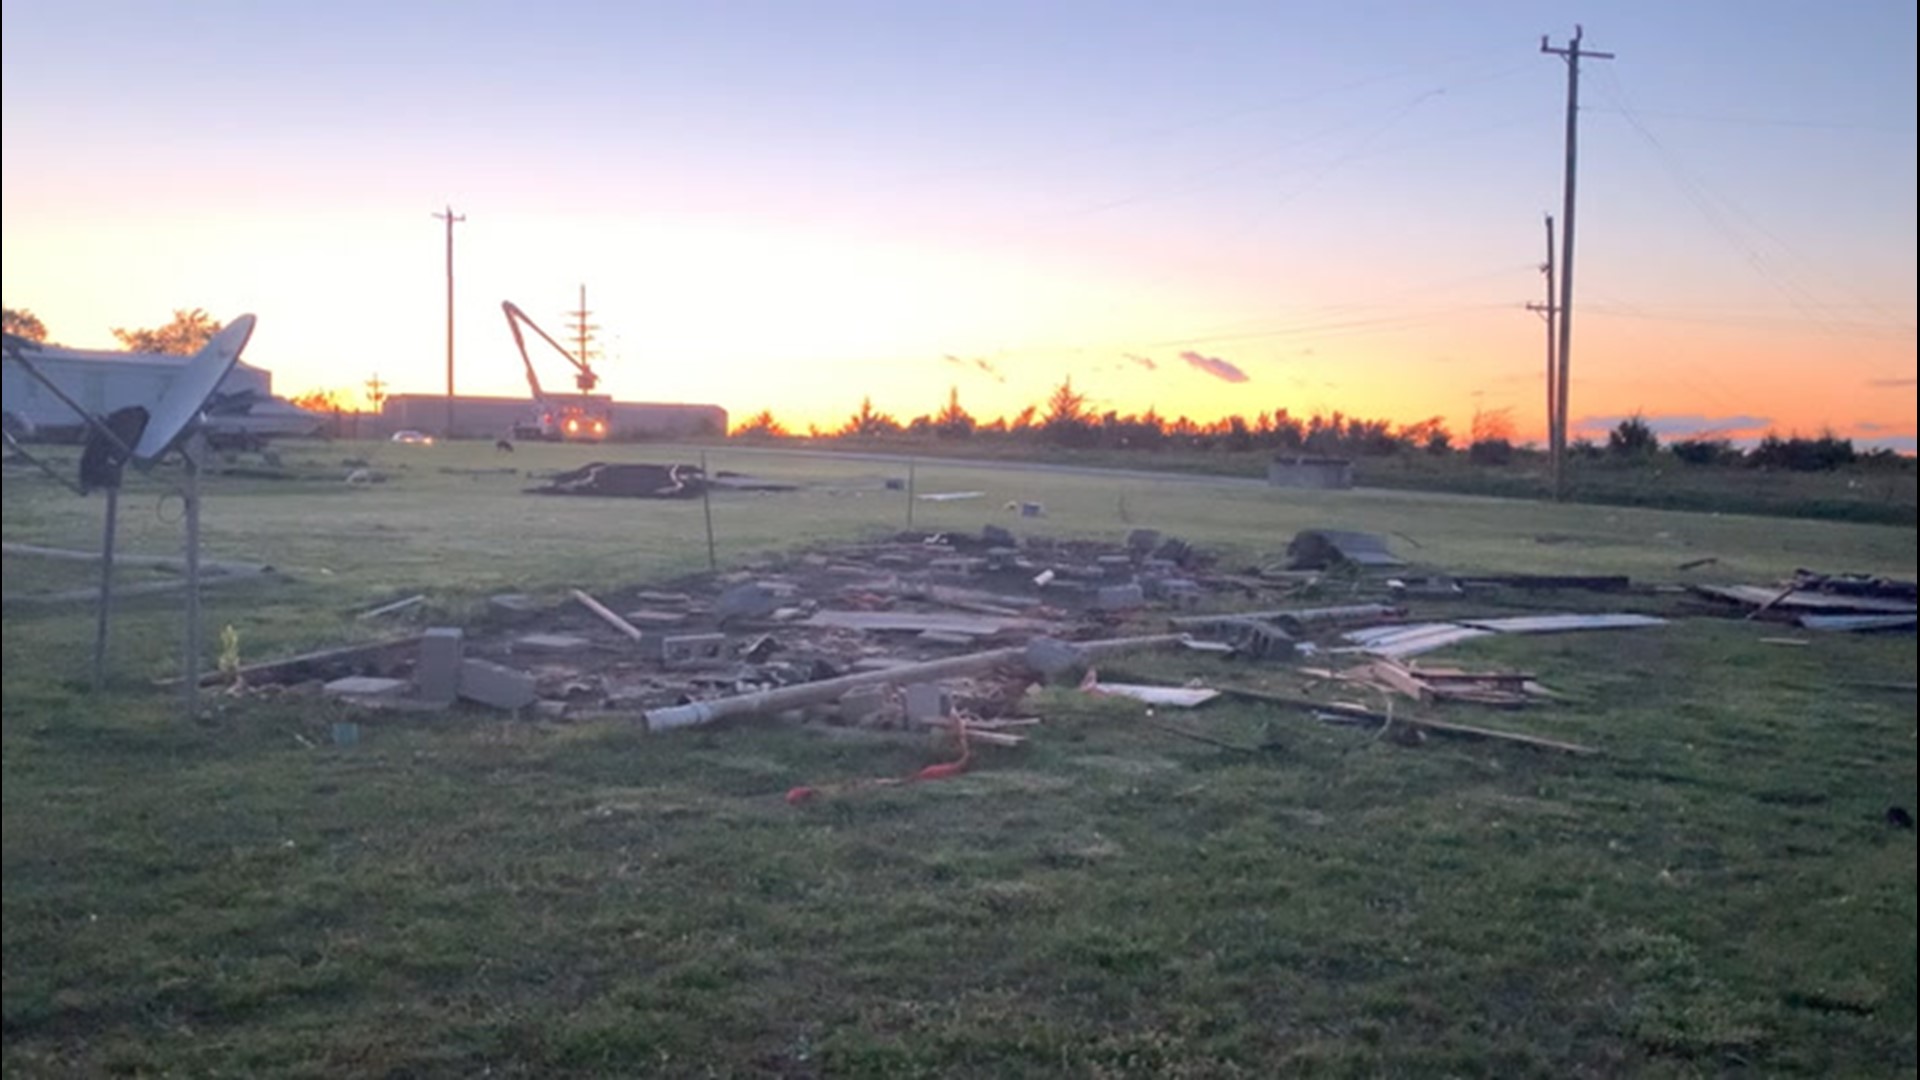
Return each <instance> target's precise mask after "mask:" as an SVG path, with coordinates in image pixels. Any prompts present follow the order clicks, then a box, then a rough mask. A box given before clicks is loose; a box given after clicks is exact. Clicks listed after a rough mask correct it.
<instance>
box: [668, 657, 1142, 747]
mask: <svg viewBox="0 0 1920 1080" xmlns="http://www.w3.org/2000/svg"><path fill="white" fill-rule="evenodd" d="M1179 640H1180V635H1179V634H1152V635H1149V636H1146V637H1132V638H1109V639H1106V640H1102V641H1079V642H1075V643H1074V645H1075V647H1077V648H1079V649H1081V650H1083V651H1084V652H1085V653H1086V654H1087V655H1090V656H1091V655H1099V654H1107V653H1116V652H1126V651H1128V650H1132V649H1145V648H1152V647H1154V646H1158V645H1171V644H1174V643H1176V642H1178V641H1179ZM1025 655H1026V648H1025V647H1024V646H1018V645H1010V646H1008V647H1006V648H1003V649H990V650H988V651H986V652H978V653H969V654H967V655H965V656H950V657H946V658H944V659H940V660H929V661H926V662H925V663H920V664H907V665H903V666H901V667H893V668H886V669H883V670H880V671H862V672H859V673H857V674H853V675H842V676H840V677H839V678H836V679H822V680H820V681H818V682H810V683H801V684H799V685H797V686H783V687H778V688H776V689H772V690H760V691H755V692H754V693H750V694H741V695H738V696H735V697H729V698H716V699H714V700H711V701H694V702H689V703H687V704H685V705H670V706H668V707H666V708H661V709H649V710H647V711H646V713H645V714H643V717H642V718H643V719H644V720H645V722H646V725H647V730H648V731H670V730H672V729H674V728H681V727H693V726H696V725H699V724H710V723H713V722H715V721H717V720H729V719H734V718H738V717H749V716H770V715H772V714H774V713H780V712H785V711H787V710H788V709H798V708H801V707H803V706H806V705H820V704H825V703H826V702H829V701H836V700H838V699H839V698H840V696H841V695H843V694H845V693H846V692H847V691H849V690H853V689H857V688H859V687H862V686H898V685H902V684H905V683H918V682H932V681H934V680H937V679H947V678H954V677H956V676H961V675H976V674H979V673H981V672H985V671H990V670H992V669H993V668H995V667H998V666H1000V665H1001V664H1008V663H1016V662H1020V661H1021V660H1022V659H1023V658H1024V657H1025Z"/></svg>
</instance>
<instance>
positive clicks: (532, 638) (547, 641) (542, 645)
mask: <svg viewBox="0 0 1920 1080" xmlns="http://www.w3.org/2000/svg"><path fill="white" fill-rule="evenodd" d="M513 647H514V648H515V649H526V650H528V651H530V652H579V651H580V650H582V649H588V648H592V647H593V642H591V641H589V640H587V639H586V638H583V637H577V636H575V635H573V634H522V635H520V636H519V637H517V638H514V639H513Z"/></svg>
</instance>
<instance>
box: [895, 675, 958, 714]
mask: <svg viewBox="0 0 1920 1080" xmlns="http://www.w3.org/2000/svg"><path fill="white" fill-rule="evenodd" d="M901 693H902V696H903V697H904V698H905V699H906V704H907V719H908V720H909V721H921V720H944V719H946V718H947V717H949V716H952V715H953V695H952V694H950V693H948V692H947V689H946V687H943V686H941V685H939V684H938V683H914V684H912V685H910V686H906V687H903V688H902V690H901Z"/></svg>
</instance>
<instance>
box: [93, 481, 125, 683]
mask: <svg viewBox="0 0 1920 1080" xmlns="http://www.w3.org/2000/svg"><path fill="white" fill-rule="evenodd" d="M119 513H120V485H118V484H115V485H112V486H111V487H109V488H107V522H106V525H105V526H104V527H102V529H101V539H100V611H99V614H98V617H97V619H96V621H95V623H94V627H93V689H94V692H96V693H98V692H99V691H101V690H104V689H105V688H106V685H107V623H108V621H109V619H110V618H111V617H112V614H113V538H114V529H115V527H116V526H117V524H118V518H119Z"/></svg>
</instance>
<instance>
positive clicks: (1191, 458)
mask: <svg viewBox="0 0 1920 1080" xmlns="http://www.w3.org/2000/svg"><path fill="white" fill-rule="evenodd" d="M773 445H794V446H802V445H811V446H815V447H817V448H819V449H822V450H828V451H838V452H853V451H858V450H862V449H871V450H876V451H881V452H886V453H893V454H900V455H908V454H935V455H941V456H946V457H958V458H969V459H976V460H995V459H1008V458H1011V459H1024V458H1027V457H1029V456H1034V455H1043V456H1045V457H1046V458H1047V460H1050V461H1058V462H1065V463H1072V464H1078V465H1087V466H1094V467H1103V468H1112V469H1153V470H1160V471H1166V472H1180V473H1198V474H1214V475H1223V476H1239V477H1264V476H1266V474H1267V463H1268V462H1269V461H1271V460H1272V458H1273V456H1274V455H1273V451H1270V450H1244V451H1231V450H1222V449H1210V450H1196V449H1190V448H1186V447H1180V446H1168V447H1162V448H1160V449H1156V450H1150V451H1137V450H1136V451H1129V450H1112V449H1063V448H1058V447H1045V448H1041V447H1035V446H1032V445H1023V444H1020V443H1015V442H1010V441H1007V440H995V439H977V440H952V439H947V440H942V439H933V440H928V439H924V438H912V437H906V436H900V437H893V438H886V437H880V438H875V439H871V440H821V441H818V442H813V441H812V440H799V439H795V440H783V441H777V442H775V443H774V444H773ZM1354 483H1355V484H1357V485H1359V486H1361V487H1364V488H1384V489H1389V490H1394V491H1412V492H1426V493H1435V492H1448V493H1452V494H1456V495H1487V496H1494V497H1497V498H1503V499H1546V498H1549V497H1550V496H1551V493H1552V490H1553V477H1552V472H1551V470H1550V468H1549V466H1548V460H1547V456H1546V455H1545V454H1544V453H1540V452H1537V451H1533V450H1520V451H1516V453H1515V454H1514V457H1513V460H1512V461H1511V462H1509V463H1508V464H1506V465H1498V466H1494V465H1476V464H1473V463H1471V462H1469V461H1468V460H1467V457H1466V455H1465V454H1463V453H1452V454H1446V455H1440V456H1435V455H1431V454H1425V453H1412V452H1406V453H1398V454H1390V455H1383V456H1377V457H1360V458H1358V459H1356V460H1355V461H1354ZM1565 483H1566V499H1567V501H1568V502H1575V503H1588V504H1592V505H1596V506H1635V507H1653V508H1659V509H1665V510H1686V511H1694V512H1700V513H1725V514H1761V515H1767V516H1776V517H1797V518H1811V519H1815V520H1822V521H1857V522H1865V523H1873V524H1882V525H1909V526H1910V525H1913V524H1915V522H1916V520H1920V518H1917V517H1916V506H1920V473H1916V472H1915V470H1914V467H1913V463H1912V462H1911V460H1909V461H1907V462H1905V463H1904V464H1900V463H1896V462H1879V463H1872V464H1868V463H1862V464H1858V465H1854V466H1850V467H1847V468H1842V469H1837V470H1834V471H1832V472H1783V471H1776V470H1770V469H1758V468H1748V467H1746V466H1744V465H1724V466H1697V465H1688V464H1686V463H1684V462H1682V461H1680V460H1678V459H1677V458H1674V457H1672V456H1671V455H1666V454H1662V455H1657V456H1655V457H1653V458H1651V459H1645V460H1633V459H1625V460H1623V459H1620V458H1611V457H1607V456H1604V455H1599V456H1590V455H1584V454H1579V455H1573V456H1570V457H1569V458H1568V460H1567V468H1566V477H1565Z"/></svg>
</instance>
